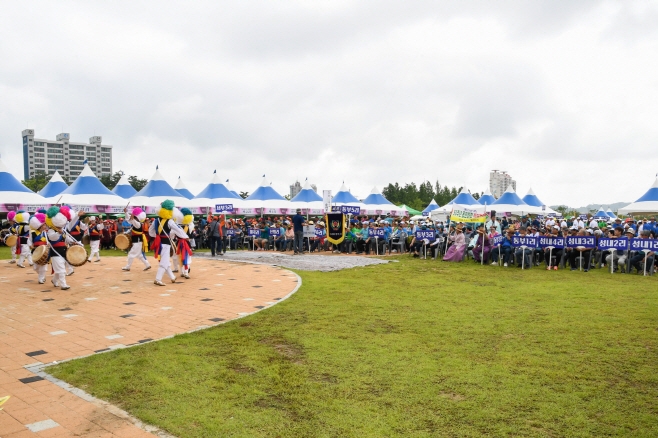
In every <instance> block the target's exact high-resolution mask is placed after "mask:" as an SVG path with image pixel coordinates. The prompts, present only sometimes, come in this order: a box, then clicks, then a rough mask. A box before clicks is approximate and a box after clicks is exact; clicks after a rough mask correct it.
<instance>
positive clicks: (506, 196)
mask: <svg viewBox="0 0 658 438" xmlns="http://www.w3.org/2000/svg"><path fill="white" fill-rule="evenodd" d="M500 204H505V205H528V204H526V203H525V202H524V201H523V199H521V198H519V195H517V194H516V193H515V192H514V191H513V190H512V188H511V187H510V188H509V189H507V191H506V192H505V193H503V196H501V197H500V198H498V199H497V200H496V202H494V203H493V204H491V205H500Z"/></svg>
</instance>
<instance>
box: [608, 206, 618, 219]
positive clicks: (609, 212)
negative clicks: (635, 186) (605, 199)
mask: <svg viewBox="0 0 658 438" xmlns="http://www.w3.org/2000/svg"><path fill="white" fill-rule="evenodd" d="M605 214H607V215H608V216H610V217H611V218H613V219H617V216H615V214H614V213H613V212H612V210H610V208H608V209H607V210H606V212H605Z"/></svg>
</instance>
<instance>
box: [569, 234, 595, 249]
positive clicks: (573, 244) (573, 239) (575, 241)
mask: <svg viewBox="0 0 658 438" xmlns="http://www.w3.org/2000/svg"><path fill="white" fill-rule="evenodd" d="M577 247H583V248H596V238H595V237H594V236H567V248H577Z"/></svg>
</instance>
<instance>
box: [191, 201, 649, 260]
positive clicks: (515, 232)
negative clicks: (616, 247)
mask: <svg viewBox="0 0 658 438" xmlns="http://www.w3.org/2000/svg"><path fill="white" fill-rule="evenodd" d="M215 224H216V225H215ZM304 225H307V226H312V227H314V228H315V230H314V234H313V236H312V237H305V238H303V239H302V242H301V245H302V247H301V250H300V252H305V251H309V252H315V251H332V252H334V253H352V252H354V253H356V254H366V255H368V254H384V253H386V251H388V252H389V253H392V252H401V253H402V252H409V253H410V254H411V255H412V256H414V257H420V258H426V257H427V255H428V254H429V255H430V256H431V257H432V259H436V258H437V257H439V256H443V260H444V261H462V260H464V259H466V258H472V259H473V260H474V261H475V262H477V263H484V262H486V263H487V264H490V265H503V266H510V265H512V264H516V266H518V267H526V268H529V267H531V266H533V265H534V266H540V265H541V264H542V263H543V264H545V266H546V269H549V270H557V269H558V268H559V267H566V266H567V264H568V265H569V267H570V269H571V270H578V269H582V270H583V271H585V272H587V271H589V270H590V269H591V268H592V267H593V266H594V265H596V264H598V265H599V266H601V265H602V266H604V267H610V265H612V266H611V268H612V269H613V270H614V271H616V272H617V271H621V272H626V271H628V272H629V273H631V272H632V271H633V269H635V270H636V271H637V272H638V273H640V272H644V269H643V264H646V265H647V272H649V271H650V270H651V269H656V267H655V266H654V260H653V255H654V254H653V252H649V253H647V254H645V253H643V252H633V251H608V250H604V251H601V250H599V249H597V248H595V249H585V248H553V249H549V248H539V247H538V248H523V249H522V248H515V247H513V246H512V236H522V237H523V236H530V237H540V236H547V237H566V236H588V235H589V236H594V237H595V238H596V241H597V242H598V240H599V239H600V238H602V237H607V238H611V239H617V238H620V237H628V238H634V237H640V238H645V239H654V238H657V237H658V224H656V221H655V218H654V217H651V218H648V219H644V220H638V221H637V222H636V221H635V220H634V219H632V218H630V219H626V220H624V221H622V219H619V218H618V219H615V220H612V219H610V220H597V219H594V218H590V219H588V220H587V221H585V220H583V219H580V218H571V219H570V218H567V219H561V218H553V217H547V218H545V219H537V218H529V217H526V216H523V217H521V218H519V219H514V220H512V219H511V218H508V217H502V218H500V219H499V218H497V217H496V216H495V212H492V218H491V220H489V221H488V222H487V223H485V224H479V225H474V224H468V223H449V224H444V223H443V222H436V223H435V222H432V221H431V220H430V219H429V218H427V219H425V220H421V221H414V220H409V219H406V218H394V217H390V216H387V217H378V218H372V217H367V216H359V217H354V218H353V219H351V220H349V222H348V223H346V229H345V238H344V240H343V242H342V243H340V244H338V245H334V244H332V243H330V242H329V240H328V239H327V238H326V236H327V235H326V225H325V223H324V221H323V219H322V218H321V217H320V218H315V219H311V218H309V219H308V220H304ZM250 228H251V229H252V230H253V229H258V235H256V236H250V235H249V229H250ZM198 229H199V230H201V232H200V236H199V237H200V240H201V245H200V247H210V248H211V250H212V252H213V254H215V253H216V252H217V253H219V254H222V253H223V252H226V249H227V248H230V249H237V248H238V247H246V248H252V249H254V250H256V251H265V250H270V249H271V250H276V251H281V252H286V251H293V247H294V241H295V233H294V229H293V220H292V218H291V217H284V216H279V217H262V218H251V219H248V218H245V219H241V218H236V219H231V218H228V219H225V220H224V219H223V218H222V217H214V218H209V222H208V221H205V220H202V221H200V222H199V225H198ZM371 229H380V230H383V231H380V233H381V234H380V235H381V236H383V237H381V238H375V237H372V235H371V234H372V233H371V231H370V230H371ZM273 230H277V231H276V232H274V231H273ZM418 230H434V234H435V239H434V240H433V241H430V240H429V239H417V238H416V234H417V233H416V232H417V231H418ZM252 234H253V231H252ZM496 236H501V237H499V239H502V240H501V242H500V243H498V244H496V245H495V246H494V244H493V241H494V238H495V237H496ZM629 252H630V253H631V254H628V253H629ZM629 257H630V258H629Z"/></svg>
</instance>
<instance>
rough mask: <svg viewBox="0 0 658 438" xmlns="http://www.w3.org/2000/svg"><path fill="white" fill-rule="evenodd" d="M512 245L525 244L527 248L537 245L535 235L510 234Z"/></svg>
mask: <svg viewBox="0 0 658 438" xmlns="http://www.w3.org/2000/svg"><path fill="white" fill-rule="evenodd" d="M512 246H527V247H529V248H536V247H537V238H536V237H528V236H526V237H522V236H512Z"/></svg>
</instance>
